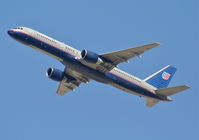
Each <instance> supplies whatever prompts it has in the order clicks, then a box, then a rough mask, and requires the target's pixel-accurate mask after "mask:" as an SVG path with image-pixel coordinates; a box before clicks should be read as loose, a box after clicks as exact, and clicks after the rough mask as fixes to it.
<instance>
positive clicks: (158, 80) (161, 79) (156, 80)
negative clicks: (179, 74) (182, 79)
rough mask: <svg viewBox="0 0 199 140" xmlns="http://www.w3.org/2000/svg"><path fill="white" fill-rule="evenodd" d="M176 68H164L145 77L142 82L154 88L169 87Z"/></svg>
mask: <svg viewBox="0 0 199 140" xmlns="http://www.w3.org/2000/svg"><path fill="white" fill-rule="evenodd" d="M176 70H177V69H176V68H175V67H173V66H170V65H168V66H166V67H164V68H163V69H161V70H159V71H158V72H156V73H154V74H152V75H151V76H149V77H147V78H146V79H145V80H144V81H145V82H147V83H148V84H150V85H152V86H154V87H156V88H158V89H159V88H166V87H168V85H169V82H170V81H171V79H172V77H173V75H174V74H175V72H176Z"/></svg>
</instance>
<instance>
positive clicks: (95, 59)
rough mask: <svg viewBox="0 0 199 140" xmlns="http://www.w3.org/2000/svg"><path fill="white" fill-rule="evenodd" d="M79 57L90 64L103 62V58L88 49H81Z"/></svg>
mask: <svg viewBox="0 0 199 140" xmlns="http://www.w3.org/2000/svg"><path fill="white" fill-rule="evenodd" d="M81 57H82V59H84V60H85V61H86V62H88V63H92V64H101V63H103V60H102V59H101V58H100V57H99V55H98V54H96V53H94V52H91V51H88V50H83V51H82V52H81Z"/></svg>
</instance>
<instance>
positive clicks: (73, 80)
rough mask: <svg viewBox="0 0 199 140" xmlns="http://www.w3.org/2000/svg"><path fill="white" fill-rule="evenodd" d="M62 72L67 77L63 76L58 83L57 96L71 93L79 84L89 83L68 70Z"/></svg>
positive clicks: (81, 76)
mask: <svg viewBox="0 0 199 140" xmlns="http://www.w3.org/2000/svg"><path fill="white" fill-rule="evenodd" d="M64 72H65V73H66V74H67V77H66V76H65V77H64V78H63V80H62V81H61V82H60V83H59V87H58V89H57V94H59V95H64V94H65V93H67V92H70V91H73V90H74V89H75V88H77V87H79V86H80V84H81V83H88V82H89V81H90V79H88V78H87V77H85V76H83V75H81V74H79V73H76V72H73V71H71V70H70V69H68V68H65V70H64ZM69 77H70V78H69Z"/></svg>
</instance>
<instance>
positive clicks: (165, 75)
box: [162, 72, 171, 80]
mask: <svg viewBox="0 0 199 140" xmlns="http://www.w3.org/2000/svg"><path fill="white" fill-rule="evenodd" d="M170 76H171V74H169V73H167V72H163V73H162V78H163V79H164V80H168V79H169V77H170Z"/></svg>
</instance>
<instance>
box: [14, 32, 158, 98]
mask: <svg viewBox="0 0 199 140" xmlns="http://www.w3.org/2000/svg"><path fill="white" fill-rule="evenodd" d="M17 34H18V35H16V36H12V37H14V38H15V39H17V40H19V41H20V42H22V43H24V44H26V45H28V44H31V45H33V46H36V47H38V48H39V49H42V50H44V51H46V52H48V53H50V54H53V55H55V56H57V57H59V58H61V59H63V60H64V62H65V63H66V64H68V65H70V67H72V68H73V69H74V70H76V71H78V72H81V73H83V74H85V75H88V76H89V77H90V78H93V79H94V80H97V81H99V82H103V83H110V82H113V83H116V84H118V85H120V86H122V87H125V88H126V89H128V90H131V91H133V92H137V93H140V94H142V95H145V96H149V97H153V98H158V99H161V98H160V97H159V96H157V95H156V94H154V93H152V92H151V91H149V90H147V89H145V88H144V87H141V86H140V85H138V84H135V83H133V82H131V81H129V80H127V79H124V78H123V77H120V76H118V75H116V74H113V73H111V72H109V73H106V74H104V73H101V72H99V71H96V70H95V69H92V68H90V67H87V66H85V65H83V64H82V63H80V62H79V61H77V60H76V59H75V56H74V55H73V54H70V53H69V52H66V51H65V50H62V49H61V48H59V47H57V46H54V45H51V44H49V43H47V42H45V41H43V40H40V39H38V38H35V37H33V36H31V35H28V34H26V33H23V32H17Z"/></svg>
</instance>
